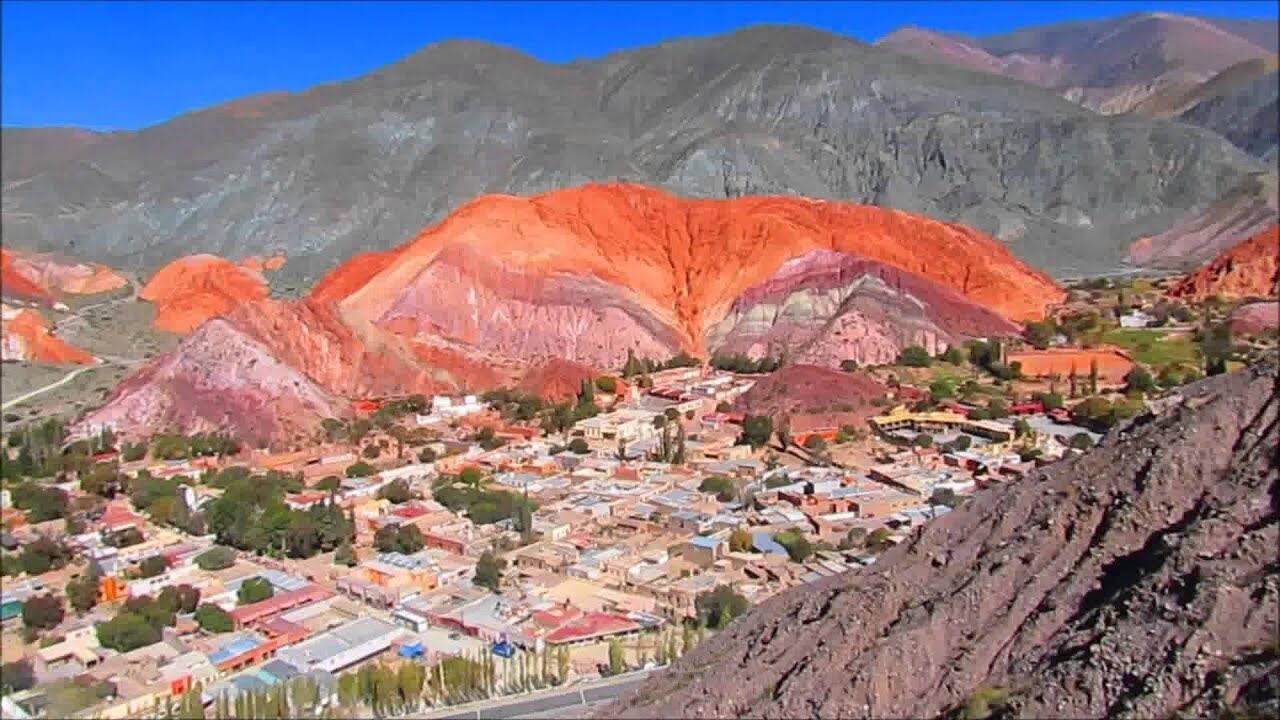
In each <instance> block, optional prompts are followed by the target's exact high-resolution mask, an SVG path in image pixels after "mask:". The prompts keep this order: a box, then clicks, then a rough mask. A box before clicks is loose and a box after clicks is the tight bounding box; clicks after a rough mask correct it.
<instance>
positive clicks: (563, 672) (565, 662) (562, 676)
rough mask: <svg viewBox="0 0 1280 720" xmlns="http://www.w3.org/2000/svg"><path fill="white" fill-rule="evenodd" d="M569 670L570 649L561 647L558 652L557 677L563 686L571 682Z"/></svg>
mask: <svg viewBox="0 0 1280 720" xmlns="http://www.w3.org/2000/svg"><path fill="white" fill-rule="evenodd" d="M569 670H570V665H569V648H568V647H566V646H564V645H561V646H560V647H559V648H558V649H557V650H556V677H557V678H558V679H559V680H560V684H561V685H563V684H565V683H567V682H569Z"/></svg>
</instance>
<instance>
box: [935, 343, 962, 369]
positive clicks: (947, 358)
mask: <svg viewBox="0 0 1280 720" xmlns="http://www.w3.org/2000/svg"><path fill="white" fill-rule="evenodd" d="M938 357H939V358H940V359H941V360H942V361H943V362H945V363H949V364H951V365H962V364H964V352H963V351H962V350H960V348H958V347H956V346H954V345H951V346H949V347H948V348H947V349H946V351H945V352H943V353H942V354H941V355H939V356H938Z"/></svg>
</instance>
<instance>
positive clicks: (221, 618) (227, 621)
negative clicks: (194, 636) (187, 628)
mask: <svg viewBox="0 0 1280 720" xmlns="http://www.w3.org/2000/svg"><path fill="white" fill-rule="evenodd" d="M196 623H197V624H198V625H200V629H201V630H204V631H205V632H210V633H225V632H231V631H232V630H234V629H235V622H233V621H232V619H231V614H230V613H228V612H227V611H226V610H223V609H222V608H220V607H218V606H217V605H214V604H212V603H205V604H203V605H201V606H200V607H199V608H196Z"/></svg>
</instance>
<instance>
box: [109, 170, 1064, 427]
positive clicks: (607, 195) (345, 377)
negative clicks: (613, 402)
mask: <svg viewBox="0 0 1280 720" xmlns="http://www.w3.org/2000/svg"><path fill="white" fill-rule="evenodd" d="M942 258H945V260H941V259H942ZM205 264H208V265H210V266H211V267H215V268H223V269H226V268H230V270H228V271H227V272H228V273H233V274H238V273H241V272H242V271H241V270H240V269H238V268H236V267H235V266H233V265H231V264H230V263H228V262H226V261H218V262H211V263H205ZM182 267H186V266H185V265H184V266H181V267H179V268H178V269H175V270H174V271H173V272H172V273H169V272H162V273H160V274H158V275H157V277H156V278H154V279H153V280H152V281H151V283H148V287H147V289H145V290H144V293H143V297H151V296H152V293H151V289H152V288H153V286H154V287H157V288H160V289H161V290H163V289H165V288H170V289H172V288H178V289H181V288H183V287H187V286H191V288H193V289H194V290H195V291H197V292H195V294H194V296H193V297H195V298H196V299H202V298H203V299H208V298H210V297H212V298H213V299H220V298H225V297H231V296H234V297H232V300H235V302H232V303H231V304H232V305H233V306H234V307H230V308H223V309H220V310H218V313H223V312H225V313H226V314H225V322H219V323H217V328H216V329H217V332H218V333H219V341H218V342H219V343H221V344H222V346H223V347H219V352H218V353H216V354H214V355H211V356H208V357H205V356H204V355H206V354H207V353H208V351H209V350H210V349H211V348H213V347H215V344H214V343H212V342H211V341H210V340H209V339H208V338H207V337H205V336H206V334H207V333H206V329H208V328H209V327H210V326H211V325H214V323H212V322H206V323H204V325H201V326H200V327H199V328H198V329H197V330H196V331H195V332H194V333H193V334H192V335H191V336H190V337H189V338H188V339H187V341H185V342H184V343H183V344H182V345H181V346H180V347H178V348H177V349H176V350H175V351H174V352H173V353H172V355H173V356H174V357H162V358H159V359H157V360H155V361H154V362H153V363H152V364H153V365H154V366H156V367H164V368H168V370H166V372H169V373H177V372H182V371H185V370H195V369H198V370H199V371H200V373H202V374H203V375H208V376H211V377H225V378H234V377H235V375H236V373H235V370H234V368H232V367H225V368H222V367H220V365H221V364H224V363H230V362H232V361H239V360H240V356H241V355H242V354H245V353H251V352H252V353H258V352H265V353H267V354H269V355H271V356H272V357H273V358H274V359H275V360H276V361H278V362H279V363H280V364H281V365H282V366H284V367H287V368H290V369H291V371H293V372H297V373H300V374H301V375H302V376H305V377H306V378H309V380H310V382H313V383H315V384H316V385H317V386H318V387H320V388H323V389H324V391H325V392H327V393H331V394H334V395H336V396H358V395H364V394H375V395H376V394H384V393H402V392H407V391H409V392H411V391H418V392H435V391H444V390H479V389H484V388H487V387H492V386H494V385H496V384H499V383H504V382H507V383H515V382H518V381H519V380H520V378H521V377H523V376H524V375H525V373H526V371H527V370H528V369H529V368H530V367H532V366H536V365H538V364H540V363H544V362H547V361H550V360H564V361H571V362H573V363H580V364H582V365H584V366H587V367H589V368H592V369H594V370H596V371H609V370H616V369H617V368H620V367H621V366H622V364H623V363H624V362H625V360H626V358H627V355H628V352H633V353H635V354H636V355H639V356H643V357H648V358H652V359H666V358H669V357H671V356H672V355H675V354H676V353H678V352H681V351H683V352H688V353H691V354H694V355H699V356H704V357H705V356H707V355H709V354H711V353H714V352H747V353H750V354H752V355H753V356H756V357H759V356H762V355H773V356H778V355H781V354H782V353H783V352H784V351H787V352H790V353H791V354H792V356H793V357H796V358H800V359H801V360H802V361H803V362H807V363H815V364H821V365H825V366H827V367H835V366H838V365H839V363H840V362H841V361H842V360H845V359H847V358H850V357H858V358H861V359H862V360H863V361H866V362H885V361H888V360H891V359H892V358H893V357H894V356H896V355H897V353H898V351H899V350H900V349H901V348H902V347H905V346H906V345H909V344H921V345H928V346H930V347H935V348H936V347H941V346H942V345H946V344H952V343H958V342H960V341H962V340H964V339H966V338H970V337H976V336H988V335H1003V334H1014V333H1017V332H1018V331H1019V329H1020V326H1019V321H1022V320H1026V319H1031V318H1038V317H1041V316H1042V315H1043V313H1044V311H1045V308H1046V306H1047V305H1049V304H1052V303H1054V302H1057V301H1058V300H1060V299H1061V297H1062V294H1063V293H1062V290H1061V289H1060V288H1059V287H1058V286H1057V285H1055V284H1054V283H1053V281H1051V280H1050V279H1049V278H1048V277H1047V276H1045V275H1043V274H1042V273H1039V272H1037V271H1034V270H1032V269H1031V268H1029V267H1027V266H1026V265H1025V264H1023V263H1022V262H1020V261H1018V260H1017V259H1016V258H1014V257H1013V256H1012V255H1011V254H1010V253H1009V252H1008V251H1007V250H1006V249H1005V248H1004V247H1003V246H1001V245H1000V243H998V242H997V241H995V240H994V239H992V238H991V237H990V236H987V235H984V234H982V233H980V232H977V231H975V230H972V229H970V228H967V227H963V226H959V225H951V224H947V223H941V222H937V221H934V220H930V219H928V218H924V217H920V216H916V215H911V214H909V213H904V212H899V211H893V210H884V209H881V208H876V207H871V206H860V205H852V204H849V203H840V202H830V201H816V200H809V199H805V198H795V197H745V198H737V199H733V200H693V199H687V198H680V197H677V196H674V195H671V194H668V193H665V192H662V191H660V190H656V189H653V188H648V187H644V186H639V185H628V184H622V183H614V184H608V185H586V186H582V187H577V188H569V189H565V190H560V191H556V192H551V193H545V194H542V195H535V196H533V197H527V198H525V197H514V196H507V195H491V196H484V197H480V198H477V199H475V200H474V201H472V202H470V203H467V204H466V205H465V206H463V207H462V208H460V209H458V210H457V211H456V212H454V213H453V214H451V215H450V216H449V217H448V218H446V219H445V220H444V221H442V222H440V223H437V224H435V225H433V226H431V227H428V228H426V229H425V230H423V231H422V232H420V233H419V234H418V235H417V236H416V237H415V238H413V239H412V240H411V241H409V242H407V243H405V244H404V245H402V246H400V247H398V248H396V249H395V250H393V251H388V252H382V253H366V254H361V255H358V256H356V257H354V258H352V259H351V260H349V261H348V262H346V263H344V264H342V265H340V266H339V267H338V268H336V269H334V270H333V271H332V272H331V273H329V274H328V275H327V276H326V277H325V278H324V279H322V280H321V281H320V282H319V283H317V285H316V286H315V288H314V289H313V291H312V293H311V294H310V295H309V296H308V297H307V298H305V299H303V300H301V301H298V302H292V303H290V302H282V301H278V300H271V299H266V300H262V299H258V300H254V299H253V298H248V299H249V301H248V302H243V301H241V300H237V298H242V296H245V293H244V292H239V291H237V292H235V293H230V294H228V293H224V292H222V290H225V288H226V287H228V283H213V282H212V281H210V282H209V283H205V282H197V280H199V279H200V278H207V277H212V276H210V275H209V274H207V273H206V274H204V275H201V274H195V275H193V276H192V277H194V278H195V280H192V281H191V282H186V281H182V282H179V281H178V280H181V279H182V278H185V277H187V275H186V274H184V273H183V272H181V269H182ZM201 267H203V265H201ZM244 272H248V271H244ZM224 274H225V273H222V274H219V273H215V274H214V275H216V276H217V277H223V275H224ZM162 276H163V277H162ZM171 276H172V277H171ZM167 279H172V280H174V282H168V281H167ZM162 280H165V282H161V281H162ZM254 287H257V288H260V285H255V286H254ZM206 290H209V292H206ZM214 291H216V292H214ZM155 296H156V301H157V302H158V303H159V304H160V305H161V312H160V317H161V318H164V317H169V316H170V315H173V316H175V317H181V318H188V317H192V316H190V315H189V314H183V313H177V314H174V313H170V312H169V308H172V307H177V308H179V309H181V308H183V307H186V306H187V305H191V304H192V303H195V301H194V300H192V301H191V302H188V298H189V297H192V296H188V295H183V294H181V292H175V293H168V294H166V293H161V292H159V290H157V292H156V293H155ZM228 302H231V301H228ZM196 304H198V305H199V306H200V307H206V308H207V307H208V306H209V303H208V302H205V300H201V302H200V303H196ZM233 346H234V347H241V350H239V351H237V352H230V351H229V349H228V348H230V347H233ZM260 349H261V350H260ZM151 377H161V376H159V375H156V373H155V372H150V371H140V372H139V373H138V374H137V377H136V378H131V379H130V380H128V381H126V382H124V383H122V384H121V386H120V388H117V391H116V392H115V393H113V395H112V396H111V397H109V398H108V400H107V405H106V406H105V407H104V408H102V409H100V410H99V411H97V412H95V413H93V414H91V416H90V418H89V419H88V420H87V422H89V423H96V424H101V423H105V422H108V421H109V419H112V418H113V419H115V420H119V421H121V422H122V423H126V424H125V425H121V426H119V427H118V428H117V429H118V430H122V431H128V430H132V429H139V430H142V429H145V428H144V426H142V425H140V424H137V425H135V424H133V422H134V421H133V418H135V417H139V416H137V415H136V413H132V412H124V413H121V412H117V411H116V410H115V409H113V408H114V406H117V405H129V406H134V405H137V406H139V407H141V406H143V405H144V403H141V401H136V400H132V399H130V398H131V396H133V395H136V394H139V393H145V396H146V397H147V402H146V403H145V405H146V406H148V407H152V406H157V405H158V406H160V407H158V408H153V409H154V412H155V413H156V414H154V415H147V418H148V419H152V420H154V419H160V420H165V421H180V420H183V419H184V418H186V416H184V415H181V414H166V413H165V412H164V411H163V409H162V408H163V406H165V405H180V404H182V403H203V402H206V401H207V402H209V404H210V405H212V404H213V402H212V400H210V399H202V398H199V397H195V396H192V395H191V394H189V392H188V391H187V390H184V394H181V395H179V394H169V393H166V392H165V391H164V389H163V388H164V387H176V386H174V385H172V383H170V384H167V385H162V386H161V387H160V388H159V389H157V388H155V387H151V386H150V384H149V381H147V380H146V379H147V378H151ZM187 386H188V387H191V388H201V387H206V386H205V385H202V384H201V383H199V382H195V381H191V382H188V383H187ZM250 391H251V390H250ZM309 406H311V407H318V406H319V405H318V404H317V403H311V404H310V405H309ZM299 421H300V422H301V419H299ZM223 422H225V423H226V426H227V428H228V429H235V427H236V424H237V419H236V417H235V416H234V415H233V416H228V417H227V418H225V419H224V420H223ZM254 425H255V427H256V426H257V425H258V423H256V422H255V423H254ZM151 429H152V430H154V429H157V428H155V427H152V428H151Z"/></svg>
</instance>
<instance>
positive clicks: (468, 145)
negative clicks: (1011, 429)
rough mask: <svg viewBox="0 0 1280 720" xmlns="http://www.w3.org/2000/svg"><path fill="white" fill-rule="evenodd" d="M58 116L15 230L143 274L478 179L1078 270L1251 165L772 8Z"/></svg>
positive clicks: (30, 163)
mask: <svg viewBox="0 0 1280 720" xmlns="http://www.w3.org/2000/svg"><path fill="white" fill-rule="evenodd" d="M50 132H51V131H48V130H42V129H35V130H19V129H10V128H6V129H4V130H3V132H2V133H0V139H2V140H3V145H4V147H3V151H4V152H3V155H4V157H5V158H6V160H5V163H4V168H3V183H4V185H3V186H4V194H3V233H4V237H5V240H6V242H7V243H11V244H12V245H13V246H16V247H29V248H34V249H39V250H50V251H56V252H62V253H66V254H70V255H74V256H77V257H83V258H88V259H93V260H100V261H104V262H110V263H115V264H118V265H123V266H126V267H130V268H139V269H143V270H150V269H153V268H155V267H156V266H158V265H160V264H162V263H164V262H167V261H168V260H171V259H173V258H175V257H178V256H181V255H185V254H190V253H193V252H212V253H216V254H219V255H223V256H226V257H232V258H236V257H241V256H244V255H250V254H255V255H260V254H266V253H271V252H276V251H281V252H284V253H286V254H287V255H288V256H289V257H290V261H289V263H288V264H287V265H286V266H285V268H284V270H283V271H282V275H283V276H284V277H287V278H289V280H290V281H291V282H297V283H299V284H301V283H305V282H307V281H310V280H314V279H315V278H316V277H318V276H319V275H320V274H322V273H323V272H324V271H325V270H327V269H328V268H330V267H332V266H333V265H334V264H335V263H337V262H338V261H340V260H342V259H344V258H346V257H347V256H349V255H351V254H353V253H355V252H359V251H363V250H375V249H382V248H386V247H390V246H392V245H394V244H397V243H399V242H402V241H403V240H405V239H406V238H408V237H411V236H412V235H413V234H414V233H416V232H417V231H418V230H419V229H421V228H422V227H423V226H425V225H428V224H430V223H432V222H434V221H437V220H439V219H441V218H442V217H443V216H444V215H445V214H447V213H448V212H449V211H451V210H452V209H454V208H456V207H458V206H459V205H460V204H462V203H464V202H465V201H467V200H469V199H470V198H472V197H474V196H476V195H479V194H483V193H494V192H498V193H516V194H526V193H534V192H540V191H546V190H551V189H555V188H559V187H564V186H569V185H577V184H582V183H586V182H592V181H608V180H614V179H619V180H631V181H639V182H645V183H650V184H655V185H659V186H662V187H665V188H667V189H669V190H672V191H674V192H678V193H681V194H685V195H691V196H701V197H729V196H737V195H743V194H798V195H806V196H811V197H816V198H830V199H841V200H850V201H855V202H864V203H872V204H876V205H881V206H886V207H893V208H899V209H903V210H908V211H912V212H918V213H923V214H926V215H930V216H933V217H937V218H939V219H943V220H948V221H955V222H962V223H966V224H969V225H972V226H975V227H977V228H980V229H982V230H985V231H987V232H990V233H992V234H994V235H996V236H997V237H999V238H1000V239H1001V240H1003V241H1004V242H1006V243H1007V244H1008V245H1009V247H1010V249H1011V250H1013V251H1014V252H1015V253H1016V254H1018V255H1019V256H1020V257H1022V258H1023V259H1025V260H1027V261H1028V262H1030V263H1032V264H1033V265H1037V266H1040V267H1042V268H1044V269H1046V270H1048V271H1050V272H1052V273H1055V274H1058V275H1070V274H1080V273H1085V272H1094V271H1101V270H1111V269H1115V268H1117V267H1119V266H1120V265H1121V264H1122V258H1123V257H1124V250H1125V248H1126V247H1127V245H1128V243H1129V242H1130V241H1132V240H1133V239H1134V238H1136V237H1139V236H1142V235H1148V234H1154V233H1156V232H1159V231H1161V230H1164V229H1167V228H1168V227H1170V226H1172V225H1173V224H1174V223H1175V222H1176V221H1177V220H1178V219H1179V218H1181V217H1183V216H1186V215H1188V214H1189V213H1192V212H1196V211H1199V210H1201V209H1203V208H1204V207H1206V206H1208V205H1209V204H1210V203H1211V202H1212V201H1213V200H1215V199H1216V198H1217V197H1219V196H1220V195H1221V194H1222V193H1224V192H1226V191H1227V190H1228V189H1229V188H1231V187H1232V186H1234V185H1236V184H1237V183H1238V182H1239V181H1240V180H1241V178H1243V177H1245V176H1246V175H1248V174H1249V173H1254V172H1258V171H1265V170H1266V169H1267V167H1266V165H1265V163H1263V162H1262V161H1260V160H1258V159H1256V158H1253V157H1250V156H1249V155H1247V154H1246V153H1244V152H1243V151H1242V150H1240V149H1239V148H1237V147H1235V146H1234V145H1232V144H1231V143H1230V142H1229V141H1228V140H1226V139H1225V138H1223V137H1221V136H1220V135H1217V134H1215V133H1213V132H1210V131H1207V130H1204V129H1200V128H1196V127H1191V126H1189V125H1185V124H1181V123H1178V122H1174V121H1163V120H1150V119H1146V118H1141V117H1101V116H1098V115H1096V114H1094V113H1093V112H1091V111H1089V110H1087V109H1085V108H1082V107H1080V106H1078V105H1076V104H1074V103H1071V102H1068V101H1067V100H1064V99H1063V98H1061V97H1058V96H1056V95H1054V94H1053V93H1051V92H1049V91H1046V90H1043V89H1040V88H1037V87H1034V86H1032V85H1030V84H1027V83H1023V82H1021V81H1017V80H1012V79H1008V78H1004V77H999V76H996V75H991V74H986V73H980V72H975V71H970V70H964V69H958V68H952V67H946V66H941V65H934V64H929V63H926V62H922V61H918V60H914V59H911V58H908V57H905V56H902V55H899V54H896V53H894V52H892V51H889V50H887V49H883V48H877V47H874V46H871V45H867V44H865V43H862V42H859V41H857V40H853V39H851V38H847V37H843V36H840V35H835V34H832V33H828V32H825V31H821V30H816V29H813V28H807V27H801V26H777V25H775V26H753V27H749V28H745V29H743V30H739V31H736V32H733V33H728V34H724V35H718V36H712V37H705V38H689V39H679V40H672V41H667V42H664V43H661V44H658V45H653V46H648V47H641V48H637V49H633V50H625V51H620V52H615V53H612V54H610V55H607V56H604V57H602V58H597V59H591V60H581V61H576V62H572V63H568V64H561V65H556V64H549V63H544V62H541V61H539V60H537V59H536V58H534V57H532V56H529V55H527V54H525V53H522V52H520V51H517V50H513V49H510V48H505V47H501V46H498V45H493V44H490V43H486V42H482V41H448V42H443V43H437V44H433V45H430V46H427V47H426V48H424V49H422V50H420V51H418V52H415V53H413V54H411V55H409V56H407V57H406V58H404V59H403V60H401V61H399V62H396V63H393V64H391V65H388V66H385V67H383V68H379V69H377V70H375V71H373V72H370V73H368V74H365V75H362V76H359V77H357V78H354V79H351V80H347V81H343V82H336V83H329V84H325V85H320V86H317V87H315V88H312V89H310V90H308V91H306V92H302V93H292V94H289V93H280V94H269V95H260V96H251V97H248V98H242V99H239V100H235V101H232V102H229V103H224V104H222V105H219V106H215V107H212V108H206V109H204V110H200V111H196V112H191V113H186V114H183V115H180V116H178V117H175V118H173V119H171V120H169V121H167V122H164V123H161V124H159V125H155V126H152V127H148V128H145V129H143V130H140V131H137V132H127V133H126V132H114V133H108V134H100V135H95V136H93V137H92V139H91V140H90V141H77V142H78V144H76V145H74V146H67V145H66V142H67V141H68V140H69V139H70V138H71V135H68V134H69V133H77V132H80V133H82V131H76V130H65V131H61V132H62V133H63V134H59V133H58V132H53V134H52V136H50ZM40 133H43V135H40ZM35 142H43V143H46V144H56V145H58V146H59V152H57V153H41V152H38V151H36V152H33V151H32V148H31V143H35ZM37 150H38V148H37ZM15 156H16V157H19V158H22V162H21V163H17V162H10V160H9V159H8V158H10V157H15Z"/></svg>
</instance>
